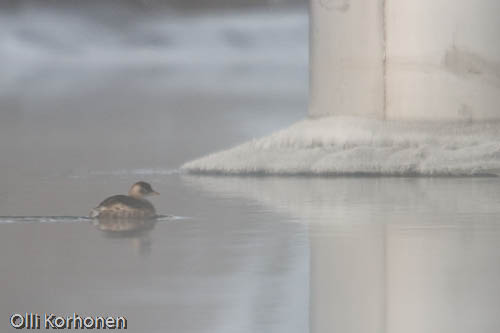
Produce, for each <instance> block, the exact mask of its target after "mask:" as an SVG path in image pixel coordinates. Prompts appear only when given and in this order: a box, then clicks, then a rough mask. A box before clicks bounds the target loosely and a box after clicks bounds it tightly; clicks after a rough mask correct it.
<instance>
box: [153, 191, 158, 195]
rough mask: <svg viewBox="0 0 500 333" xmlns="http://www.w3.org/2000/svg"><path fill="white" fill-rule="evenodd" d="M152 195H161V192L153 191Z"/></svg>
mask: <svg viewBox="0 0 500 333" xmlns="http://www.w3.org/2000/svg"><path fill="white" fill-rule="evenodd" d="M151 195H160V193H159V192H156V191H153V192H151Z"/></svg>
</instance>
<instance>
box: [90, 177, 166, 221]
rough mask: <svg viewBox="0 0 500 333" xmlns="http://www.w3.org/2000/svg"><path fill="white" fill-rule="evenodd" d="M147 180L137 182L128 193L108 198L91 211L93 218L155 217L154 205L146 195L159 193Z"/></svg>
mask: <svg viewBox="0 0 500 333" xmlns="http://www.w3.org/2000/svg"><path fill="white" fill-rule="evenodd" d="M159 194H160V193H158V192H156V191H154V190H153V188H152V187H151V185H149V184H148V183H146V182H137V183H135V184H134V185H132V187H131V188H130V190H129V191H128V195H114V196H112V197H109V198H107V199H106V200H104V201H103V202H101V203H100V204H99V206H97V207H96V208H94V209H92V211H91V212H90V215H89V216H90V217H91V218H104V219H106V218H108V219H115V218H153V217H155V216H156V211H155V208H154V206H153V205H152V204H151V203H150V202H149V201H147V200H146V199H145V198H144V197H145V196H148V195H159Z"/></svg>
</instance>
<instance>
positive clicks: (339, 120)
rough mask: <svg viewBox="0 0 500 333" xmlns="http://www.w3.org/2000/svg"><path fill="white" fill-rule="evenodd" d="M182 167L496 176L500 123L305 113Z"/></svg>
mask: <svg viewBox="0 0 500 333" xmlns="http://www.w3.org/2000/svg"><path fill="white" fill-rule="evenodd" d="M182 168H183V169H184V170H186V171H188V172H191V173H208V174H241V175H244V174H266V175H267V174H269V175H384V176H479V175H497V174H498V173H499V171H500V122H488V123H487V122H478V123H476V122H470V123H460V122H451V123H450V122H446V123H445V122H410V121H382V120H375V119H364V118H357V117H327V118H320V119H306V120H303V121H300V122H298V123H296V124H294V125H293V126H291V127H289V128H287V129H285V130H281V131H279V132H276V133H274V134H272V135H270V136H268V137H264V138H261V139H257V140H253V141H251V142H247V143H244V144H242V145H240V146H237V147H235V148H232V149H229V150H226V151H222V152H219V153H215V154H211V155H209V156H206V157H203V158H200V159H197V160H195V161H192V162H189V163H186V164H184V165H183V166H182Z"/></svg>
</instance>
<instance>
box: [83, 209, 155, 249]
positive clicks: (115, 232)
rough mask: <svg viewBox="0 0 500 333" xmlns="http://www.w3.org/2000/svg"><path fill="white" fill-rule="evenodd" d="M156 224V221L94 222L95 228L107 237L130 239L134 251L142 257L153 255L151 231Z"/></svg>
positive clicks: (101, 220) (102, 219) (113, 219)
mask: <svg viewBox="0 0 500 333" xmlns="http://www.w3.org/2000/svg"><path fill="white" fill-rule="evenodd" d="M156 222H157V221H156V219H120V218H108V219H106V218H100V219H94V220H92V224H93V225H94V227H96V228H97V229H98V230H100V231H102V233H103V234H104V236H105V237H107V238H122V239H128V240H130V243H131V246H132V247H133V248H134V250H135V251H136V252H137V253H139V254H141V255H148V254H150V253H151V245H152V240H151V230H153V228H154V227H155V225H156Z"/></svg>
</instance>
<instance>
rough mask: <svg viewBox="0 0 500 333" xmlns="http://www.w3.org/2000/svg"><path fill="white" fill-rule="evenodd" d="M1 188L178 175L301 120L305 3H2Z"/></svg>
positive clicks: (304, 80)
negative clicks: (145, 173)
mask: <svg viewBox="0 0 500 333" xmlns="http://www.w3.org/2000/svg"><path fill="white" fill-rule="evenodd" d="M0 4H1V5H0V6H1V7H2V10H1V11H0V59H2V60H1V61H2V63H3V66H2V70H1V73H2V74H1V75H0V151H1V154H2V159H1V160H0V167H1V169H2V171H3V172H2V174H1V175H0V183H1V184H2V185H4V186H3V188H5V189H7V192H9V193H10V197H12V196H13V192H14V191H15V190H14V189H15V188H19V187H22V185H21V183H22V182H29V184H32V183H33V181H35V182H36V181H39V180H40V179H42V178H43V177H59V176H61V177H71V176H79V175H85V174H89V173H92V172H111V171H113V170H115V171H116V170H131V169H137V168H141V169H144V168H145V169H175V168H178V167H179V166H180V165H181V164H182V163H184V162H186V161H189V160H191V159H194V158H196V157H199V156H202V155H205V154H207V153H210V152H213V151H217V150H221V149H226V148H229V147H231V146H233V145H235V144H237V143H241V142H244V141H246V140H248V139H251V138H255V137H259V136H262V135H265V134H269V133H271V132H272V131H273V130H276V129H279V128H283V127H285V126H287V125H289V124H291V123H293V122H294V121H296V120H297V119H300V118H302V117H304V116H305V115H306V109H307V94H308V16H307V6H306V3H305V1H295V0H293V1H85V2H81V1H44V2H43V5H42V4H41V2H39V1H1V2H0Z"/></svg>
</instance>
